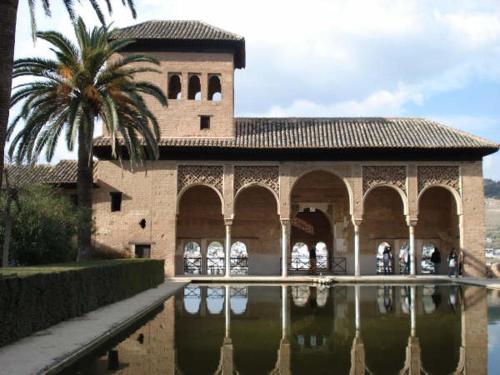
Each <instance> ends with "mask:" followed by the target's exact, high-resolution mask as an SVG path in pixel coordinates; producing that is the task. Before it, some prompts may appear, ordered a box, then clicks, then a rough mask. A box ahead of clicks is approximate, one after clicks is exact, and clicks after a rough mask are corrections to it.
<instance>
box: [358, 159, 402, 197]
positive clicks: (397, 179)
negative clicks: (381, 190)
mask: <svg viewBox="0 0 500 375" xmlns="http://www.w3.org/2000/svg"><path fill="white" fill-rule="evenodd" d="M379 185H391V186H395V187H397V188H399V189H401V190H402V191H404V192H405V193H406V167H405V166H402V165H389V166H371V165H370V166H363V194H366V192H367V191H368V190H370V189H371V188H373V187H375V186H379Z"/></svg>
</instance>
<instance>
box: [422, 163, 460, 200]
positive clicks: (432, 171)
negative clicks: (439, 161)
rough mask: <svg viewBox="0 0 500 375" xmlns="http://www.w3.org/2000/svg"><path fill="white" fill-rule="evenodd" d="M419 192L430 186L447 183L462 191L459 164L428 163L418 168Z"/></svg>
mask: <svg viewBox="0 0 500 375" xmlns="http://www.w3.org/2000/svg"><path fill="white" fill-rule="evenodd" d="M417 176H418V192H419V193H420V192H421V191H422V190H424V189H425V188H426V187H428V186H432V185H446V186H449V187H452V188H453V189H455V190H456V191H460V171H459V169H458V166H445V165H426V166H420V167H418V169H417Z"/></svg>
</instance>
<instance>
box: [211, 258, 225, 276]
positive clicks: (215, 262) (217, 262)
mask: <svg viewBox="0 0 500 375" xmlns="http://www.w3.org/2000/svg"><path fill="white" fill-rule="evenodd" d="M225 269H226V267H225V265H224V257H209V258H208V257H207V274H208V275H224V271H225Z"/></svg>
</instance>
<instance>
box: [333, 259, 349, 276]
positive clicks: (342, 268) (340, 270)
mask: <svg viewBox="0 0 500 375" xmlns="http://www.w3.org/2000/svg"><path fill="white" fill-rule="evenodd" d="M332 272H333V273H334V274H335V275H338V274H342V275H345V274H346V273H347V259H346V257H332Z"/></svg>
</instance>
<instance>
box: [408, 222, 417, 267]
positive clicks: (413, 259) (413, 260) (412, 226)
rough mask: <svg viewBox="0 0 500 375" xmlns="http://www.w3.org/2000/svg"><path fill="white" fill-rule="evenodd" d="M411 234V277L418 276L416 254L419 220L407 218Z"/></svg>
mask: <svg viewBox="0 0 500 375" xmlns="http://www.w3.org/2000/svg"><path fill="white" fill-rule="evenodd" d="M407 223H408V228H409V232H410V233H409V234H410V236H409V237H410V241H409V246H410V275H411V276H415V275H416V274H417V257H416V254H415V227H416V226H417V220H416V219H412V218H407Z"/></svg>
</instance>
